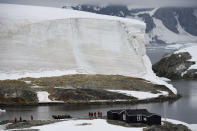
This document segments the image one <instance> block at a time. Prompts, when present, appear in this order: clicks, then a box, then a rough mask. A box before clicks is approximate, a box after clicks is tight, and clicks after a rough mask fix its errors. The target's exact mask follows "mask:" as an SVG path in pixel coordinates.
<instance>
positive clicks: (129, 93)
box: [107, 90, 168, 100]
mask: <svg viewBox="0 0 197 131" xmlns="http://www.w3.org/2000/svg"><path fill="white" fill-rule="evenodd" d="M107 91H111V92H117V93H121V94H124V95H127V96H133V97H135V98H137V99H139V100H145V99H150V98H157V97H159V96H160V95H164V96H168V92H166V91H160V92H161V93H157V94H153V93H151V92H143V91H130V90H107Z"/></svg>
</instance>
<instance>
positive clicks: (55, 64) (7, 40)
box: [0, 4, 177, 94]
mask: <svg viewBox="0 0 197 131" xmlns="http://www.w3.org/2000/svg"><path fill="white" fill-rule="evenodd" d="M0 10H1V11H0V29H1V30H0V79H1V80H5V79H17V78H21V77H43V76H45V77H46V76H60V75H66V74H81V73H85V74H106V75H109V74H110V75H111V74H114V75H115V74H118V75H124V76H132V77H139V78H143V79H146V80H149V81H152V82H153V83H156V84H162V85H166V86H168V87H169V88H170V89H171V90H172V91H173V92H174V93H175V94H176V93H177V92H176V89H175V88H173V87H172V85H169V84H167V83H166V82H164V81H162V80H160V79H159V78H158V77H157V76H156V75H155V74H154V73H153V71H152V68H151V67H152V64H151V62H150V60H149V58H148V57H147V55H146V49H145V46H144V32H145V31H144V30H145V23H143V22H141V21H139V20H135V19H125V18H120V17H113V16H106V15H98V14H93V13H87V12H82V11H74V10H69V9H60V8H50V7H37V6H24V5H11V4H0Z"/></svg>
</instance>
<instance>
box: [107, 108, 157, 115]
mask: <svg viewBox="0 0 197 131" xmlns="http://www.w3.org/2000/svg"><path fill="white" fill-rule="evenodd" d="M123 111H125V112H126V113H127V115H129V116H134V115H145V116H152V115H157V114H155V113H150V112H148V111H147V110H146V109H122V110H110V112H112V113H118V114H119V113H121V112H123Z"/></svg>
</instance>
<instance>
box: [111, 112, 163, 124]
mask: <svg viewBox="0 0 197 131" xmlns="http://www.w3.org/2000/svg"><path fill="white" fill-rule="evenodd" d="M107 118H108V119H110V120H120V121H125V122H127V123H144V124H148V125H161V116H160V115H158V114H155V113H150V112H148V111H147V110H146V109H123V110H110V111H108V112H107Z"/></svg>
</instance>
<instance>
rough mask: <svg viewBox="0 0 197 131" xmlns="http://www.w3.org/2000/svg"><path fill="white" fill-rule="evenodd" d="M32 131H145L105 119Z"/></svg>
mask: <svg viewBox="0 0 197 131" xmlns="http://www.w3.org/2000/svg"><path fill="white" fill-rule="evenodd" d="M31 129H39V130H40V131H55V130H57V131H64V130H69V131H102V130H103V131H112V130H113V131H143V130H142V129H143V128H133V127H123V126H117V125H111V124H108V123H107V122H106V120H104V119H94V120H68V121H63V122H57V123H54V124H49V125H44V126H37V127H32V128H31Z"/></svg>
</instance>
